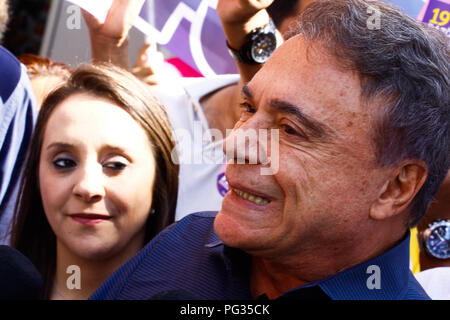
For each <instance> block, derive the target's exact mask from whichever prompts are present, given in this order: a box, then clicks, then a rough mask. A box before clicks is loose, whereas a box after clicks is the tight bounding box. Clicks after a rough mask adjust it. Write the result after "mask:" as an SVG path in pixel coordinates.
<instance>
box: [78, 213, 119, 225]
mask: <svg viewBox="0 0 450 320" xmlns="http://www.w3.org/2000/svg"><path fill="white" fill-rule="evenodd" d="M70 217H71V218H72V219H73V220H75V221H76V222H78V223H81V224H83V225H87V226H92V225H95V224H98V223H101V222H104V221H107V220H109V219H111V217H110V216H106V215H101V214H89V213H88V214H86V213H77V214H72V215H70Z"/></svg>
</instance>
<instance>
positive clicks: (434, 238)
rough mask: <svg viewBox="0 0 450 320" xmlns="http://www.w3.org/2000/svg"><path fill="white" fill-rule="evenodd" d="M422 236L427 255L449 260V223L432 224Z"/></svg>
mask: <svg viewBox="0 0 450 320" xmlns="http://www.w3.org/2000/svg"><path fill="white" fill-rule="evenodd" d="M424 236H425V239H424V240H425V247H426V249H427V251H428V253H429V254H431V255H432V256H433V257H435V258H438V259H448V258H450V221H438V222H435V223H433V224H432V225H431V226H430V228H429V229H427V230H426V233H424Z"/></svg>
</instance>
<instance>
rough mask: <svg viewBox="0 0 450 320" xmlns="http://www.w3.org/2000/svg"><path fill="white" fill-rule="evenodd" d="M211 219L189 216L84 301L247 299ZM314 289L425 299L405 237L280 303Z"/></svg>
mask: <svg viewBox="0 0 450 320" xmlns="http://www.w3.org/2000/svg"><path fill="white" fill-rule="evenodd" d="M215 214H216V213H215V212H203V213H195V214H191V215H188V216H187V217H185V218H184V219H182V220H180V221H179V222H176V223H175V224H173V225H171V226H170V227H168V228H167V229H166V230H164V231H163V232H162V233H161V234H159V235H158V236H157V237H156V238H155V239H154V240H153V241H151V242H150V243H149V244H148V245H147V246H145V247H144V248H143V249H142V250H141V251H140V252H139V253H138V254H137V255H136V256H135V257H133V258H132V259H131V260H130V261H129V262H127V263H126V264H125V265H123V266H122V267H121V268H120V269H119V270H117V271H116V272H115V273H114V274H113V275H112V276H111V277H110V278H109V279H108V280H107V281H106V282H105V283H104V284H103V285H102V286H101V287H100V288H99V289H98V290H97V291H96V292H95V293H94V294H93V295H92V296H91V298H90V299H92V300H100V299H107V300H111V299H114V300H115V299H125V300H147V299H152V297H156V296H157V297H160V296H161V294H162V295H164V293H165V292H169V293H170V292H177V294H178V293H179V292H182V293H183V292H184V293H185V294H186V297H195V298H196V299H200V300H249V299H251V298H252V297H251V294H250V290H249V270H250V256H249V255H248V254H246V253H244V252H242V251H240V250H237V249H233V248H229V247H227V246H225V245H223V243H222V242H221V241H220V239H219V238H218V237H217V235H216V234H215V233H214V230H213V221H214V216H215ZM371 266H376V267H378V269H377V270H378V271H379V277H380V281H379V283H378V285H377V286H376V287H375V288H373V286H372V285H371V279H370V278H371V276H373V275H372V272H369V271H370V270H372V269H371V268H373V267H371ZM314 286H317V287H318V288H320V289H321V291H323V292H324V293H326V295H327V296H328V297H329V298H331V299H338V300H347V299H357V300H361V299H363V300H374V299H383V300H385V299H389V300H408V299H429V298H428V296H427V295H426V293H425V292H424V290H423V289H422V288H421V287H420V285H419V284H418V282H417V281H416V280H415V278H414V276H413V274H412V273H411V272H410V270H409V233H408V235H407V236H405V238H404V239H403V240H402V242H401V243H400V244H398V245H397V246H395V247H394V248H392V249H391V250H389V251H387V252H385V253H384V254H382V255H380V256H378V257H376V258H374V259H372V260H370V261H368V262H365V263H362V264H360V265H357V266H355V267H352V268H350V269H347V270H345V271H343V272H340V273H338V274H336V275H333V276H331V277H329V278H327V279H324V280H321V281H317V282H315V283H311V284H309V285H307V286H304V287H299V288H296V289H294V290H291V291H289V292H286V293H285V294H284V295H282V296H281V297H280V298H287V299H293V298H294V299H295V298H298V297H302V296H305V295H304V294H302V292H301V291H302V290H304V291H310V292H312V291H311V287H314ZM378 287H379V288H378ZM178 296H179V295H178ZM182 296H183V294H181V297H182Z"/></svg>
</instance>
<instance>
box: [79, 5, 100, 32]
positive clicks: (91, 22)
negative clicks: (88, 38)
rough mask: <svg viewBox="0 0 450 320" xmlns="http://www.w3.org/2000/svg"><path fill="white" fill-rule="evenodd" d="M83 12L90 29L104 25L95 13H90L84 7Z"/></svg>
mask: <svg viewBox="0 0 450 320" xmlns="http://www.w3.org/2000/svg"><path fill="white" fill-rule="evenodd" d="M81 14H82V15H83V19H84V21H85V22H86V25H87V27H88V28H89V29H90V30H96V29H98V28H99V27H100V26H101V25H102V24H101V23H100V21H98V19H97V18H96V17H95V16H94V15H92V14H90V13H89V12H88V11H86V10H84V9H83V8H81Z"/></svg>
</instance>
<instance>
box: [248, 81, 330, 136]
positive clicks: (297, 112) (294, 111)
mask: <svg viewBox="0 0 450 320" xmlns="http://www.w3.org/2000/svg"><path fill="white" fill-rule="evenodd" d="M242 95H243V96H244V97H245V98H248V99H250V100H253V93H252V92H251V90H250V88H249V87H248V85H247V84H244V86H243V87H242ZM270 107H272V108H274V109H276V110H278V111H281V112H282V113H286V114H289V115H292V116H294V117H295V120H296V121H297V122H299V123H300V124H302V126H303V127H304V128H305V129H307V130H308V131H309V133H310V135H311V136H313V137H316V138H319V139H325V138H328V137H329V136H330V135H331V134H332V132H333V130H332V129H331V128H330V127H329V126H327V125H326V124H324V123H322V122H320V121H317V120H315V119H312V118H311V117H309V116H308V115H306V114H304V113H303V112H302V111H301V109H300V108H299V107H296V106H294V105H292V104H291V103H289V102H286V101H282V100H278V99H275V100H271V101H270Z"/></svg>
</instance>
